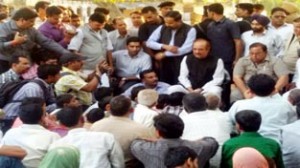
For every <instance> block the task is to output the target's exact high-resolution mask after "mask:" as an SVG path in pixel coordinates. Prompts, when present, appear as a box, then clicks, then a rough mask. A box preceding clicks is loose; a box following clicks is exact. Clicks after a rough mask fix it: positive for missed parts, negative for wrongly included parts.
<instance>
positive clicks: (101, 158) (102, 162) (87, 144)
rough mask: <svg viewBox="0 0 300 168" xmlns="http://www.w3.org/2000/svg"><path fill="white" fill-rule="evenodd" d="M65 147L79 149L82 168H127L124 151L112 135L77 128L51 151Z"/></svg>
mask: <svg viewBox="0 0 300 168" xmlns="http://www.w3.org/2000/svg"><path fill="white" fill-rule="evenodd" d="M64 145H72V146H75V147H76V148H78V149H79V151H80V168H99V167H105V168H110V167H112V168H123V167H125V164H124V156H123V152H122V149H121V147H120V145H119V143H118V142H116V140H115V138H114V136H113V135H112V134H110V133H105V132H89V131H87V130H86V129H84V128H75V129H72V130H70V131H69V132H68V134H67V135H66V136H65V137H63V138H62V139H60V140H58V141H56V142H55V143H53V144H52V145H51V147H50V149H53V148H55V147H58V146H64Z"/></svg>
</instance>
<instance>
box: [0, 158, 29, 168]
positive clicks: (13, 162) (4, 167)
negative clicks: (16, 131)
mask: <svg viewBox="0 0 300 168" xmlns="http://www.w3.org/2000/svg"><path fill="white" fill-rule="evenodd" d="M0 165H1V168H25V167H24V166H23V164H22V161H21V160H20V159H17V158H14V157H8V156H0Z"/></svg>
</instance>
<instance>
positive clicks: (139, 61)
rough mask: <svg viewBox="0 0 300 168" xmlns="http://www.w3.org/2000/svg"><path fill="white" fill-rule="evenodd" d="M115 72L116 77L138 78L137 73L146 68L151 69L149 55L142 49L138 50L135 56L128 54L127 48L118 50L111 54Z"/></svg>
mask: <svg viewBox="0 0 300 168" xmlns="http://www.w3.org/2000/svg"><path fill="white" fill-rule="evenodd" d="M112 56H113V60H114V65H115V67H116V74H117V76H118V77H132V76H136V77H137V78H139V74H140V73H141V72H142V71H144V70H147V69H151V67H152V62H151V57H150V56H149V55H148V54H146V53H145V52H143V51H140V52H139V53H138V54H137V55H136V56H130V55H129V54H128V50H119V51H116V52H113V54H112Z"/></svg>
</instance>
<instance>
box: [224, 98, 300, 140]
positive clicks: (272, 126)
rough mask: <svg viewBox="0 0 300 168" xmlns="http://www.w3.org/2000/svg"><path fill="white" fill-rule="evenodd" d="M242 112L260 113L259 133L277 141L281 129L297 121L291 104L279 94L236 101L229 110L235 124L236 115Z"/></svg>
mask: <svg viewBox="0 0 300 168" xmlns="http://www.w3.org/2000/svg"><path fill="white" fill-rule="evenodd" d="M241 110H255V111H257V112H258V113H260V114H261V118H262V123H261V126H260V129H259V131H258V132H259V133H260V134H262V135H263V136H265V137H268V138H272V139H274V140H276V141H278V138H279V133H280V131H279V129H280V127H281V126H284V125H287V124H289V123H292V122H294V121H296V120H297V115H296V112H295V111H294V110H293V107H292V106H291V104H289V103H288V102H287V101H286V100H284V99H283V98H282V97H281V96H280V95H279V94H276V95H273V96H267V97H259V96H255V97H253V98H252V99H245V100H238V101H236V102H235V103H234V104H233V105H232V106H231V108H230V109H229V117H230V119H231V120H232V121H233V122H235V114H236V113H237V112H239V111H241Z"/></svg>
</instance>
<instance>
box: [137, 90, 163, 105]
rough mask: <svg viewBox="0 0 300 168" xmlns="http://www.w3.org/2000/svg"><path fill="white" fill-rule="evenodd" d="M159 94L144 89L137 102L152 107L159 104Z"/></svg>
mask: <svg viewBox="0 0 300 168" xmlns="http://www.w3.org/2000/svg"><path fill="white" fill-rule="evenodd" d="M157 99H158V93H157V91H155V90H153V89H144V90H142V91H140V92H139V93H138V96H137V102H138V103H139V104H141V105H144V106H147V107H152V106H153V105H155V104H156V103H157Z"/></svg>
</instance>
